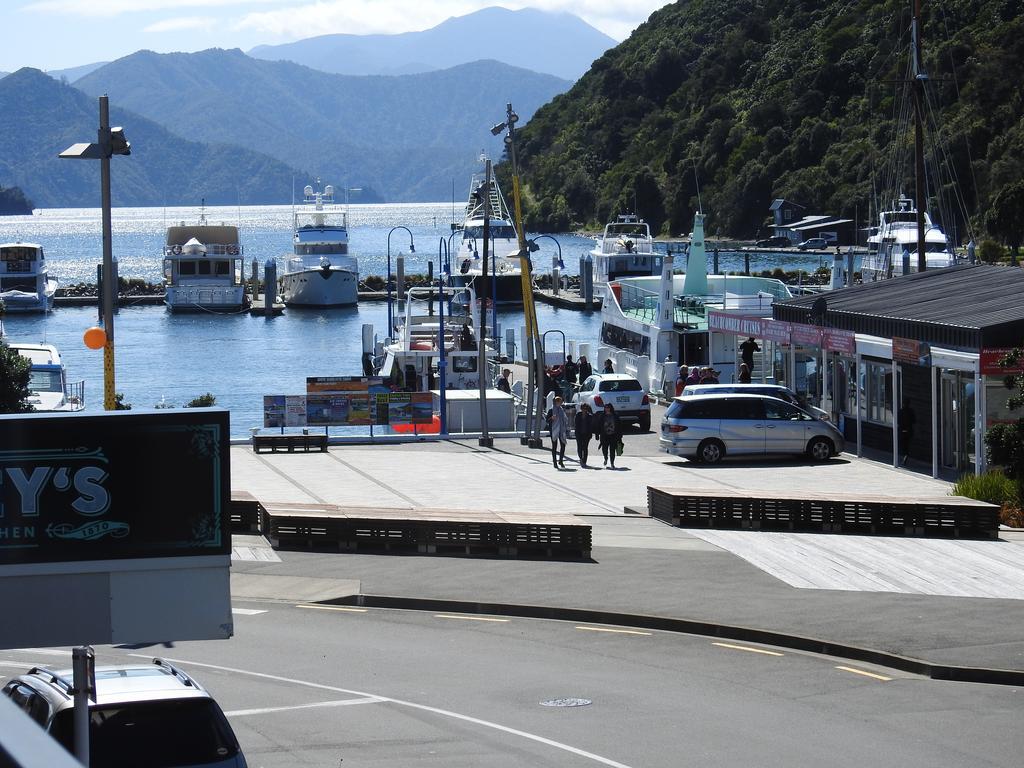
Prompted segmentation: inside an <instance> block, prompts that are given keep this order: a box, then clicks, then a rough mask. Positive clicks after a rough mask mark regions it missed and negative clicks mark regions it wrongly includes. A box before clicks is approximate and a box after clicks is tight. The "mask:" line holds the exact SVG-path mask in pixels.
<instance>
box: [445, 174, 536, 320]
mask: <svg viewBox="0 0 1024 768" xmlns="http://www.w3.org/2000/svg"><path fill="white" fill-rule="evenodd" d="M481 159H482V160H486V157H483V156H481ZM484 184H485V180H484V174H474V175H473V177H472V179H471V180H470V184H469V201H468V202H467V203H466V214H465V217H464V219H463V222H462V226H461V227H459V230H458V231H461V232H462V245H461V247H460V249H459V250H458V252H457V253H456V254H454V255H453V256H454V262H455V263H454V264H453V266H452V275H451V280H450V283H451V285H452V286H453V287H455V288H465V287H468V286H472V288H473V291H474V292H475V293H476V295H477V296H486V297H488V298H490V299H494V298H495V296H496V300H497V303H498V304H499V305H501V304H504V305H506V306H508V305H516V304H522V303H523V277H522V268H521V267H520V263H519V260H518V259H516V260H511V259H508V258H506V257H507V256H508V254H509V253H511V252H512V251H516V250H518V248H519V236H518V235H517V233H516V227H515V224H513V222H512V214H511V213H509V209H508V205H507V204H506V203H505V197H504V196H503V195H502V194H501V189H500V188H499V187H498V182H497V180H496V179H494V178H492V179H491V186H490V190H489V194H487V195H482V194H480V190H482V189H483V188H484ZM485 205H486V206H489V211H488V213H489V219H490V221H489V222H488V232H489V234H490V237H489V238H488V243H487V254H488V263H487V280H486V283H485V281H484V273H483V267H484V264H483V258H482V255H483V252H484V212H485V211H484V206H485Z"/></svg>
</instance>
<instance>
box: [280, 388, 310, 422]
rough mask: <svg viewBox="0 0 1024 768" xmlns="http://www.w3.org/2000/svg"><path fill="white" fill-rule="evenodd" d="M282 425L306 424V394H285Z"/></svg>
mask: <svg viewBox="0 0 1024 768" xmlns="http://www.w3.org/2000/svg"><path fill="white" fill-rule="evenodd" d="M284 425H285V426H286V427H304V426H306V396H305V395H285V398H284Z"/></svg>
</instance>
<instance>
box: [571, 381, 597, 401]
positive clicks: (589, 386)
mask: <svg viewBox="0 0 1024 768" xmlns="http://www.w3.org/2000/svg"><path fill="white" fill-rule="evenodd" d="M596 381H597V379H595V378H594V377H593V376H588V377H587V380H586V381H584V382H583V383H582V384H581V385H580V388H579V391H578V392H575V393H574V394H573V396H572V404H573V407H574V408H577V409H578V408H579V407H580V406H581V405H582V404H583V403H587V404H588V405H589V406H590V407H591V408H593V407H594V403H593V402H591V399H590V395H591V394H592V393H593V391H594V383H595V382H596Z"/></svg>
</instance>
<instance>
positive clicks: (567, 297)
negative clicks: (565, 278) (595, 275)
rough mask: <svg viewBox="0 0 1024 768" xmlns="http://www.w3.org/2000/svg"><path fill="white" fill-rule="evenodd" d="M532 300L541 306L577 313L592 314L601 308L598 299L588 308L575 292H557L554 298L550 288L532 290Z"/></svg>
mask: <svg viewBox="0 0 1024 768" xmlns="http://www.w3.org/2000/svg"><path fill="white" fill-rule="evenodd" d="M533 298H534V300H535V301H539V302H541V303H542V304H550V305H551V306H553V307H561V308H562V309H574V310H577V311H579V312H593V311H597V310H599V309H600V308H601V300H600V299H598V298H595V299H594V300H593V301H592V302H590V304H589V306H588V305H587V302H586V301H584V300H583V297H582V296H580V295H579V293H577V292H576V291H559V292H558V295H557V296H556V295H555V294H554V292H553V291H551V289H550V288H534V289H533Z"/></svg>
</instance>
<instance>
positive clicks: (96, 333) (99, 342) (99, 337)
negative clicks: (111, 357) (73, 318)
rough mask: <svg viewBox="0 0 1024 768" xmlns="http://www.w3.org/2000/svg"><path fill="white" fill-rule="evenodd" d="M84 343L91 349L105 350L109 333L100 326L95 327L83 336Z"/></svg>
mask: <svg viewBox="0 0 1024 768" xmlns="http://www.w3.org/2000/svg"><path fill="white" fill-rule="evenodd" d="M82 341H84V342H85V346H87V347H88V348H89V349H103V347H104V345H105V344H106V343H107V332H106V331H104V330H103V329H102V328H100V327H99V326H93V327H92V328H89V329H87V330H86V332H85V333H84V334H82Z"/></svg>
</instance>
